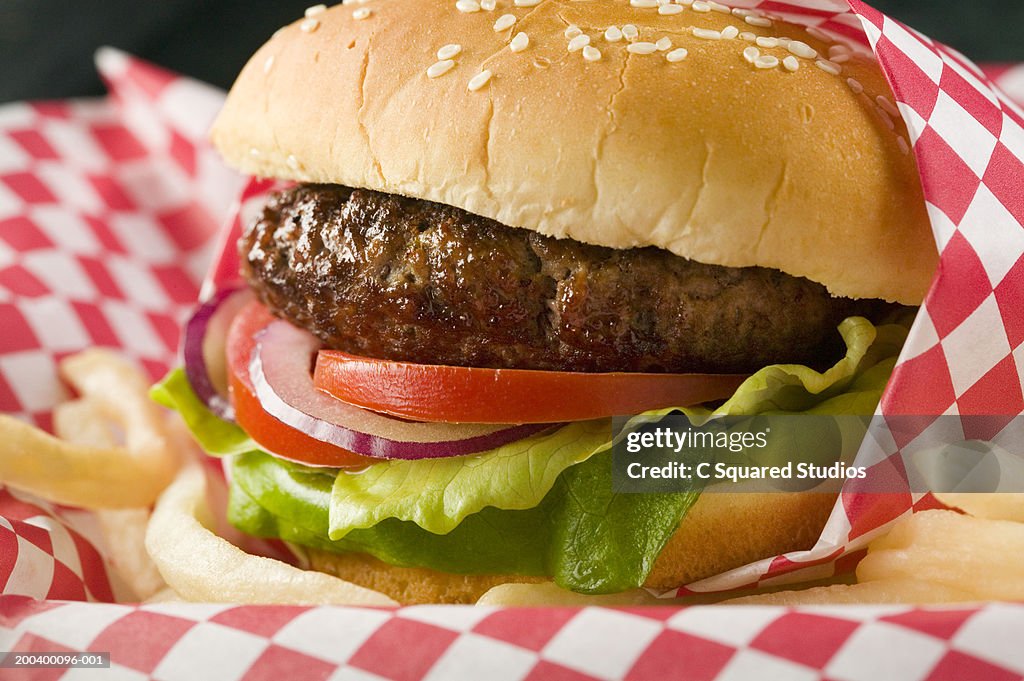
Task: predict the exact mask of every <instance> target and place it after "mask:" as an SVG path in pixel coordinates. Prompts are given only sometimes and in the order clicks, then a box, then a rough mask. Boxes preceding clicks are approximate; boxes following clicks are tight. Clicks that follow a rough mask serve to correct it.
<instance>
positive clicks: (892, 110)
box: [875, 95, 900, 116]
mask: <svg viewBox="0 0 1024 681" xmlns="http://www.w3.org/2000/svg"><path fill="white" fill-rule="evenodd" d="M875 101H876V102H877V103H878V106H880V107H882V109H883V110H884V111H886V112H887V113H889V114H890V115H893V116H899V115H900V110H899V109H897V108H896V105H895V104H893V103H892V102H890V101H889V98H888V97H885V96H884V95H878V96H877V97H875Z"/></svg>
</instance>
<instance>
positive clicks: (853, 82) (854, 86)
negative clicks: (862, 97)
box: [846, 78, 864, 95]
mask: <svg viewBox="0 0 1024 681" xmlns="http://www.w3.org/2000/svg"><path fill="white" fill-rule="evenodd" d="M846 84H847V85H849V86H850V89H851V90H853V93H854V94H856V95H859V94H860V93H862V92H864V86H863V85H861V84H860V81H859V80H857V79H856V78H847V79H846Z"/></svg>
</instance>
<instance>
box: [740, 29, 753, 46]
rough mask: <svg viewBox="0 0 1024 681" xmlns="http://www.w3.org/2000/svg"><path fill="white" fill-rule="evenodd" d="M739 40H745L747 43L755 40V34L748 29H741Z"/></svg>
mask: <svg viewBox="0 0 1024 681" xmlns="http://www.w3.org/2000/svg"><path fill="white" fill-rule="evenodd" d="M740 40H746V41H747V42H748V43H752V42H754V41H755V40H757V36H756V35H754V34H753V33H751V32H750V31H743V33H740Z"/></svg>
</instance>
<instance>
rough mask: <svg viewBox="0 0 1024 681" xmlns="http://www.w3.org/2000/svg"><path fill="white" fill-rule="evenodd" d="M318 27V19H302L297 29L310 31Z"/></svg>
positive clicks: (304, 31) (305, 31)
mask: <svg viewBox="0 0 1024 681" xmlns="http://www.w3.org/2000/svg"><path fill="white" fill-rule="evenodd" d="M318 28H320V20H319V19H304V20H303V21H302V23H301V24H299V30H301V31H302V32H303V33H312V32H313V31H315V30H316V29H318Z"/></svg>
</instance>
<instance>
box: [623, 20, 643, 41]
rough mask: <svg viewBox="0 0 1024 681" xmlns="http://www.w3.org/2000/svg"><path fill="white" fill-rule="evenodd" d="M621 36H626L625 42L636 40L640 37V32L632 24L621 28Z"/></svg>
mask: <svg viewBox="0 0 1024 681" xmlns="http://www.w3.org/2000/svg"><path fill="white" fill-rule="evenodd" d="M622 35H624V36H626V40H636V39H637V38H638V37H640V31H638V30H637V28H636V26H634V25H633V24H626V25H625V26H623V27H622Z"/></svg>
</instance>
